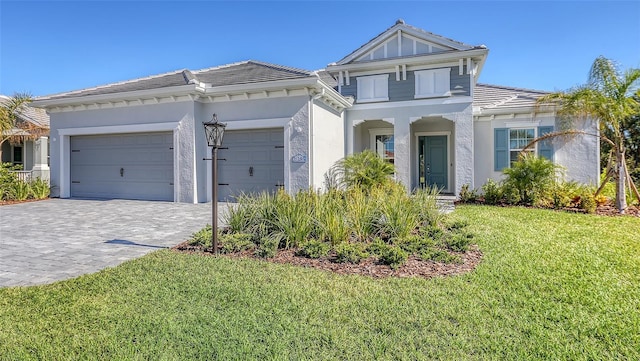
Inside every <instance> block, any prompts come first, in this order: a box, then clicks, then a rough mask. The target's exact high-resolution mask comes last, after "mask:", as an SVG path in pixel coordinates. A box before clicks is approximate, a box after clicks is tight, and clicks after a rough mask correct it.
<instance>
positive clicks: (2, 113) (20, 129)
mask: <svg viewBox="0 0 640 361" xmlns="http://www.w3.org/2000/svg"><path fill="white" fill-rule="evenodd" d="M31 100H32V99H31V95H30V94H28V93H16V94H14V95H13V96H12V97H5V96H1V97H0V146H2V144H3V143H4V142H5V141H7V140H10V141H12V142H16V143H17V142H20V141H23V140H25V139H29V138H32V137H35V135H33V133H34V132H32V131H33V130H34V129H32V128H33V127H34V126H33V124H31V123H29V122H25V121H21V120H20V118H19V117H18V115H19V113H20V112H21V111H22V110H23V109H24V107H25V106H26V105H27V104H29V103H30V102H31Z"/></svg>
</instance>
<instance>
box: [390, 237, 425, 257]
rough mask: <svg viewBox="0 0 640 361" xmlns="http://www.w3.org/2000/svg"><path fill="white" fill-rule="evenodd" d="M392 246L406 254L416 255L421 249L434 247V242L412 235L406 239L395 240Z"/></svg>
mask: <svg viewBox="0 0 640 361" xmlns="http://www.w3.org/2000/svg"><path fill="white" fill-rule="evenodd" d="M393 244H394V245H396V246H398V247H400V248H402V249H403V250H405V251H407V253H408V254H418V253H420V252H421V251H422V250H423V249H427V248H431V247H434V246H435V245H436V242H435V241H434V240H433V239H432V238H425V237H424V236H421V235H416V234H412V235H410V236H408V237H406V238H401V239H395V240H394V242H393Z"/></svg>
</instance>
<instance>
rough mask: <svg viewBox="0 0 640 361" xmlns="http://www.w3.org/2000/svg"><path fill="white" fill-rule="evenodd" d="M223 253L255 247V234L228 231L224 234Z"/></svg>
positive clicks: (222, 238)
mask: <svg viewBox="0 0 640 361" xmlns="http://www.w3.org/2000/svg"><path fill="white" fill-rule="evenodd" d="M220 238H221V243H222V249H221V251H222V253H236V252H242V251H246V250H250V249H253V248H254V247H255V244H254V243H253V242H252V239H253V236H252V235H250V234H248V233H228V234H224V235H222V237H220Z"/></svg>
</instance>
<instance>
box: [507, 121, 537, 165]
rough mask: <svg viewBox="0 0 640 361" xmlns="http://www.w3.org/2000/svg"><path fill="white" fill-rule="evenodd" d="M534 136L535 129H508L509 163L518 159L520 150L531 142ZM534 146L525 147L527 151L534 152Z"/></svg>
mask: <svg viewBox="0 0 640 361" xmlns="http://www.w3.org/2000/svg"><path fill="white" fill-rule="evenodd" d="M535 137H536V130H535V129H534V128H529V129H509V164H510V165H511V164H513V163H514V162H517V161H518V156H519V155H520V152H522V150H523V149H524V147H526V146H527V144H529V143H531V141H532V140H534V139H535ZM535 151H536V146H535V145H534V146H532V147H531V148H528V149H527V152H529V153H532V154H535Z"/></svg>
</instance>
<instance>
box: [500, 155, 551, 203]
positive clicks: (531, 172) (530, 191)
mask: <svg viewBox="0 0 640 361" xmlns="http://www.w3.org/2000/svg"><path fill="white" fill-rule="evenodd" d="M558 170H559V166H557V165H556V164H554V163H553V162H552V161H550V160H548V159H545V158H542V157H537V156H535V155H531V154H525V155H524V156H521V157H520V159H519V160H518V161H517V162H515V163H513V164H512V165H511V167H510V168H505V169H504V170H503V173H504V174H505V175H506V176H507V178H506V179H505V181H504V184H505V185H506V186H507V187H508V188H509V189H511V190H515V191H517V193H518V196H519V198H520V202H522V203H524V204H534V203H535V202H536V201H537V200H538V199H539V198H540V197H542V196H543V195H544V193H545V192H548V191H549V190H550V189H551V188H552V187H553V185H554V183H555V181H556V172H557V171H558Z"/></svg>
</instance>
